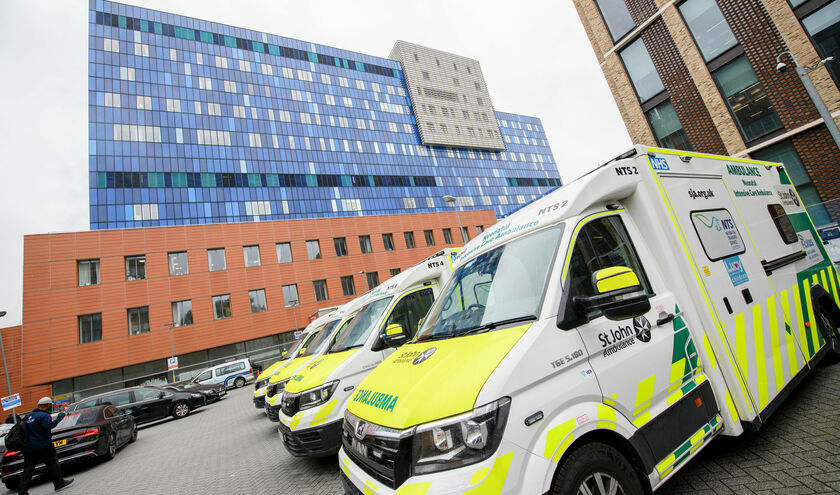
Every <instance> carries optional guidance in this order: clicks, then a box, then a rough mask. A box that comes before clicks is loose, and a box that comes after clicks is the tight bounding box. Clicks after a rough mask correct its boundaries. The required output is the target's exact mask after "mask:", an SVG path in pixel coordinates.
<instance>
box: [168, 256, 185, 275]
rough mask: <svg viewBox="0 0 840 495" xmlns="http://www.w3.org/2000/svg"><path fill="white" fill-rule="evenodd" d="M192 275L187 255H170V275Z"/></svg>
mask: <svg viewBox="0 0 840 495" xmlns="http://www.w3.org/2000/svg"><path fill="white" fill-rule="evenodd" d="M188 273H190V269H189V266H188V265H187V253H186V251H181V252H180V253H169V275H173V276H174V275H186V274H188Z"/></svg>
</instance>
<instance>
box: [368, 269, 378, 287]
mask: <svg viewBox="0 0 840 495" xmlns="http://www.w3.org/2000/svg"><path fill="white" fill-rule="evenodd" d="M365 275H367V287H368V290H373V289H374V288H375V287H376V286H377V285H379V272H367V273H366V274H365Z"/></svg>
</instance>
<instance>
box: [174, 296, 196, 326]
mask: <svg viewBox="0 0 840 495" xmlns="http://www.w3.org/2000/svg"><path fill="white" fill-rule="evenodd" d="M172 323H174V326H176V327H181V326H184V325H192V323H193V317H192V301H189V300H188V301H176V302H174V303H172Z"/></svg>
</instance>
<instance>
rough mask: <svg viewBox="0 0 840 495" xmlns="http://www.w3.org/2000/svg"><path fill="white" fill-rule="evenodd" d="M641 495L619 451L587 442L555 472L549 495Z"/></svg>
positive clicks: (640, 489)
mask: <svg viewBox="0 0 840 495" xmlns="http://www.w3.org/2000/svg"><path fill="white" fill-rule="evenodd" d="M578 493H591V494H592V495H606V494H608V493H610V494H616V495H637V494H638V495H641V494H642V493H644V490H643V489H642V484H641V483H640V482H639V477H638V476H637V475H636V472H635V471H634V470H633V467H632V466H631V465H630V463H629V462H628V461H627V459H626V458H625V457H624V456H623V455H621V453H620V452H619V451H617V450H616V449H614V448H613V447H610V446H609V445H606V444H603V443H590V444H587V445H584V446H582V447H580V448H579V449H577V450H575V451H574V452H572V453H571V454H570V455H569V457H568V458H567V459H566V460H565V462H563V465H562V466H561V467H560V468H559V469H558V470H557V474H556V475H555V477H554V482H553V483H552V487H551V494H552V495H572V494H578Z"/></svg>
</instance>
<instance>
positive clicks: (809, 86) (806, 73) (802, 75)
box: [776, 51, 840, 148]
mask: <svg viewBox="0 0 840 495" xmlns="http://www.w3.org/2000/svg"><path fill="white" fill-rule="evenodd" d="M785 54H787V55H788V56H790V58H791V60H793V65H794V66H795V67H796V75H797V76H799V79H800V80H801V81H802V85H803V86H805V91H807V92H808V96H810V97H811V101H812V102H814V106H816V107H817V111H818V112H819V113H820V117H822V119H823V121H824V122H825V126H826V127H827V128H828V132H829V133H830V134H831V137H832V138H833V139H834V144H835V145H837V147H838V148H840V129H838V128H837V123H836V122H834V118H833V117H832V116H831V112H829V111H828V107H826V106H825V102H824V101H823V99H822V97H821V96H820V93H819V91H817V87H816V86H814V81H812V80H811V73H812V72H814V71H815V70H817V69H819V68H820V67H822V66H823V65H825V64H827V63H828V62H831V61H832V60H834V57H826V58H824V59H822V60H820V61H819V62H817V63H815V64H812V65H807V66H802V65H799V62H798V61H797V60H796V57H794V56H793V53H791V52H789V51H784V52H782V53H780V54H779V55H778V56H776V71H777V72H779V73H782V72H785V71H786V70H787V64H786V63H784V62H782V55H785Z"/></svg>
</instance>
